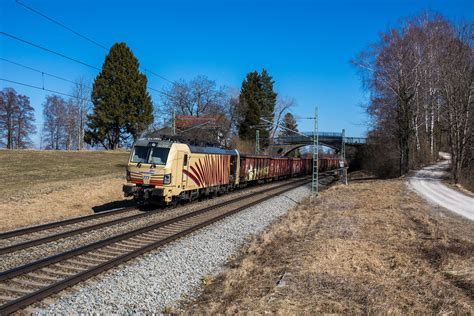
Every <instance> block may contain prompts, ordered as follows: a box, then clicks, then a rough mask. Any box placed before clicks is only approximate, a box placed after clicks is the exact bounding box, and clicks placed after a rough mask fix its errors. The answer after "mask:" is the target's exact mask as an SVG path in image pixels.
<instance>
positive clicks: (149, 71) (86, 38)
mask: <svg viewBox="0 0 474 316" xmlns="http://www.w3.org/2000/svg"><path fill="white" fill-rule="evenodd" d="M15 2H16V3H17V4H19V5H21V6H22V7H24V8H26V9H27V10H30V11H31V12H33V13H34V14H37V15H39V16H41V17H43V18H45V19H46V20H48V21H50V22H52V23H54V24H56V25H58V26H59V27H62V28H64V29H66V30H68V31H69V32H71V33H73V34H74V35H76V36H79V37H80V38H82V39H84V40H86V41H88V42H90V43H92V44H94V45H95V46H98V47H100V48H102V49H104V50H106V51H108V50H109V48H107V46H105V45H103V44H101V43H99V42H97V41H96V40H94V39H92V38H90V37H88V36H86V35H84V34H82V33H80V32H78V31H76V30H74V29H72V28H70V27H69V26H67V25H65V24H64V23H61V22H59V21H58V20H56V19H54V18H52V17H50V16H48V15H46V14H44V13H42V12H39V11H38V10H36V9H35V8H33V7H31V6H29V5H27V4H25V3H23V2H21V1H19V0H15ZM143 70H144V72H148V73H150V74H152V75H153V76H156V77H158V78H160V79H162V80H164V81H167V82H169V83H171V84H176V82H174V81H172V80H170V79H168V78H166V77H164V76H162V75H159V74H157V73H155V72H153V71H151V70H149V69H147V68H143Z"/></svg>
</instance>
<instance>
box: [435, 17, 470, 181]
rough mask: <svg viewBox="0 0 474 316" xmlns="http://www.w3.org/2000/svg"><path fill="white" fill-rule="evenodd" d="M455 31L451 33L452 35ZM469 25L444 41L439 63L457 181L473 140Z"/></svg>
mask: <svg viewBox="0 0 474 316" xmlns="http://www.w3.org/2000/svg"><path fill="white" fill-rule="evenodd" d="M454 31H455V30H453V33H454ZM472 36H473V33H472V24H471V25H462V26H460V28H459V30H457V32H456V33H455V34H453V36H452V37H451V38H450V39H449V41H447V42H446V47H445V55H444V58H443V60H442V61H441V62H440V72H441V82H440V83H441V89H440V90H441V95H442V96H443V99H444V101H445V111H446V117H445V118H446V121H447V125H446V126H447V128H448V140H449V147H450V151H451V159H452V176H453V180H454V182H456V183H457V182H458V180H459V178H460V173H461V169H462V167H463V165H466V164H467V161H466V157H467V156H466V154H467V151H468V150H470V148H468V146H469V144H470V139H471V138H472V137H473V135H472V133H473V127H472V125H471V124H470V123H471V116H472V115H474V114H473V113H472V107H473V103H474V99H473V98H474V81H473V78H474V53H473V45H472V44H473V43H472Z"/></svg>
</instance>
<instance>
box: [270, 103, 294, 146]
mask: <svg viewBox="0 0 474 316" xmlns="http://www.w3.org/2000/svg"><path fill="white" fill-rule="evenodd" d="M295 105H296V100H295V99H294V98H282V97H280V96H278V99H277V104H276V107H275V118H276V119H275V127H274V128H273V130H272V133H271V135H270V137H271V138H274V137H275V135H276V133H277V131H278V130H279V126H282V125H285V115H286V114H287V113H289V110H290V109H291V108H293V107H294V106H295Z"/></svg>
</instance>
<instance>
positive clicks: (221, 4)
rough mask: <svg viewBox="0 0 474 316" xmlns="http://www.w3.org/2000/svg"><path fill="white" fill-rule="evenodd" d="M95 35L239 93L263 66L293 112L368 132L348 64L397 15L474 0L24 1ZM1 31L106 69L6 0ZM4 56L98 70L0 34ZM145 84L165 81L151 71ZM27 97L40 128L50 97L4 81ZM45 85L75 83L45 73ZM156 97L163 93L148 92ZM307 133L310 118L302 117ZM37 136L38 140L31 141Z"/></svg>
mask: <svg viewBox="0 0 474 316" xmlns="http://www.w3.org/2000/svg"><path fill="white" fill-rule="evenodd" d="M22 2H24V3H25V4H27V5H30V6H32V7H34V8H35V9H37V10H38V11H40V12H42V13H45V14H47V15H49V16H51V17H53V18H55V19H57V20H59V21H61V22H63V23H64V24H66V25H67V26H69V27H71V28H73V29H75V30H77V31H79V32H80V33H82V34H85V35H87V36H89V37H91V38H93V39H94V40H96V41H98V42H100V43H103V44H105V45H106V46H108V47H109V46H111V45H112V44H113V43H114V42H118V41H123V42H126V43H127V45H128V46H129V47H131V49H132V50H133V52H134V54H135V55H136V56H137V57H138V59H139V61H140V63H141V65H142V66H143V67H146V68H148V69H151V70H152V71H154V72H156V73H158V74H161V75H163V76H165V77H167V78H170V79H172V80H177V79H180V78H183V79H191V78H193V77H195V76H196V75H200V74H202V75H206V76H208V77H209V78H210V79H213V80H215V81H216V82H217V83H218V84H219V85H225V86H229V87H233V88H235V89H236V90H238V89H239V88H240V84H241V83H242V80H243V79H244V77H245V74H246V73H247V72H249V71H253V70H260V69H262V68H266V69H267V70H268V71H269V73H270V74H271V75H272V76H273V78H274V79H275V81H276V90H277V91H278V93H279V94H280V95H282V96H287V97H293V98H295V99H296V101H297V107H295V108H294V110H293V112H294V114H296V115H297V116H308V115H312V114H313V111H314V106H315V105H318V106H319V109H320V130H322V131H340V130H341V129H342V128H345V129H346V131H347V134H348V135H349V136H363V135H364V134H365V132H366V130H367V127H366V125H365V123H366V120H367V118H366V116H365V114H364V111H363V109H362V108H361V105H362V104H364V103H365V102H366V99H367V96H366V94H365V93H364V91H363V90H362V89H361V84H360V80H359V78H358V76H357V74H356V70H355V69H354V67H353V66H351V65H350V64H349V60H350V59H351V58H353V57H355V56H356V55H357V53H358V52H360V51H361V50H362V49H364V48H365V47H367V45H368V44H369V43H370V42H373V41H376V40H377V38H378V34H379V33H380V32H382V31H385V30H387V29H388V28H389V27H391V26H394V25H396V24H397V22H398V21H399V19H401V18H403V17H407V16H411V15H414V14H418V13H420V12H422V11H423V10H432V11H436V12H438V13H441V14H443V15H444V16H445V17H447V18H448V19H450V20H472V19H473V16H474V1H460V0H459V1H456V0H439V1H434V0H431V1H429V0H428V1H414V0H401V1H383V0H379V1H376V0H373V1H324V2H323V1H217V0H216V1H191V0H185V1H183V0H170V1H152V0H134V1H132V0H127V1H125V0H119V1H112V0H104V1H99V0H95V1H94V0H87V1H86V0H80V1H61V0H41V1H40V0H22ZM0 28H1V31H3V32H7V33H10V34H12V35H15V36H18V37H21V38H24V39H26V40H29V41H31V42H34V43H37V44H40V45H42V46H45V47H47V48H50V49H53V50H56V51H58V52H61V53H63V54H65V55H68V56H71V57H74V58H77V59H80V60H82V61H85V62H87V63H89V64H91V65H94V66H97V67H100V66H101V65H102V63H103V61H104V57H105V54H106V51H105V50H103V49H101V48H99V47H96V46H94V45H92V44H90V43H89V42H87V41H85V40H83V39H81V38H79V37H77V36H75V35H74V34H72V33H70V32H68V31H66V30H64V29H62V28H60V27H58V26H56V25H54V24H52V23H50V22H48V21H47V20H45V19H44V18H42V17H40V16H37V15H35V14H33V13H32V12H30V11H28V10H26V9H25V8H23V7H22V6H20V5H18V4H17V3H15V1H14V0H0ZM0 45H1V46H0V56H1V57H3V58H6V59H9V60H13V61H16V62H20V63H23V64H26V65H29V66H32V67H34V68H37V69H40V70H43V71H45V72H49V73H53V74H56V75H59V76H62V77H66V78H69V79H71V80H74V79H76V78H78V77H80V76H85V77H87V78H89V79H90V80H91V81H92V80H93V78H94V77H95V76H96V75H97V71H95V70H92V69H90V68H87V67H84V66H82V65H79V64H76V63H73V62H71V61H68V60H65V59H63V58H61V57H58V56H55V55H52V54H49V53H46V52H43V51H41V50H38V49H36V48H33V47H30V46H27V45H25V44H23V43H19V42H16V41H14V40H12V39H9V38H6V37H5V36H1V35H0ZM0 74H1V76H0V78H7V79H11V80H15V81H20V82H24V83H28V84H32V85H39V86H41V85H42V79H41V74H38V73H35V72H32V71H29V70H26V69H23V68H19V67H17V66H14V65H9V64H7V63H5V62H3V61H1V60H0ZM149 84H150V86H152V87H155V88H158V89H160V88H163V87H164V86H165V85H166V82H165V81H163V80H161V79H159V78H157V77H154V76H149ZM6 86H12V87H14V88H15V89H16V90H17V91H18V92H19V93H21V94H25V95H27V96H29V97H30V98H31V102H32V105H33V106H34V107H35V109H36V118H37V124H38V125H40V124H41V122H42V103H43V101H44V97H45V95H47V94H48V93H46V92H44V91H41V90H35V89H32V88H27V87H21V86H17V85H13V84H6V83H5V82H0V88H4V87H6ZM45 87H46V88H49V89H52V90H57V91H61V92H66V93H67V92H70V90H71V85H70V84H68V83H65V82H62V81H59V80H56V79H52V78H49V77H46V80H45ZM150 93H151V95H152V97H153V99H154V101H155V102H159V100H160V96H159V95H158V94H157V93H155V92H150ZM299 125H300V129H301V130H311V129H312V123H311V122H309V121H300V122H299ZM35 140H36V141H37V137H35Z"/></svg>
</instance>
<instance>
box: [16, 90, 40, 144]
mask: <svg viewBox="0 0 474 316" xmlns="http://www.w3.org/2000/svg"><path fill="white" fill-rule="evenodd" d="M34 121H35V117H34V108H33V107H32V106H31V105H30V98H28V97H27V96H24V95H19V96H18V116H17V118H16V135H15V145H16V148H27V147H30V146H31V145H32V142H31V139H30V135H31V134H35V133H36V126H35V125H34Z"/></svg>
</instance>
